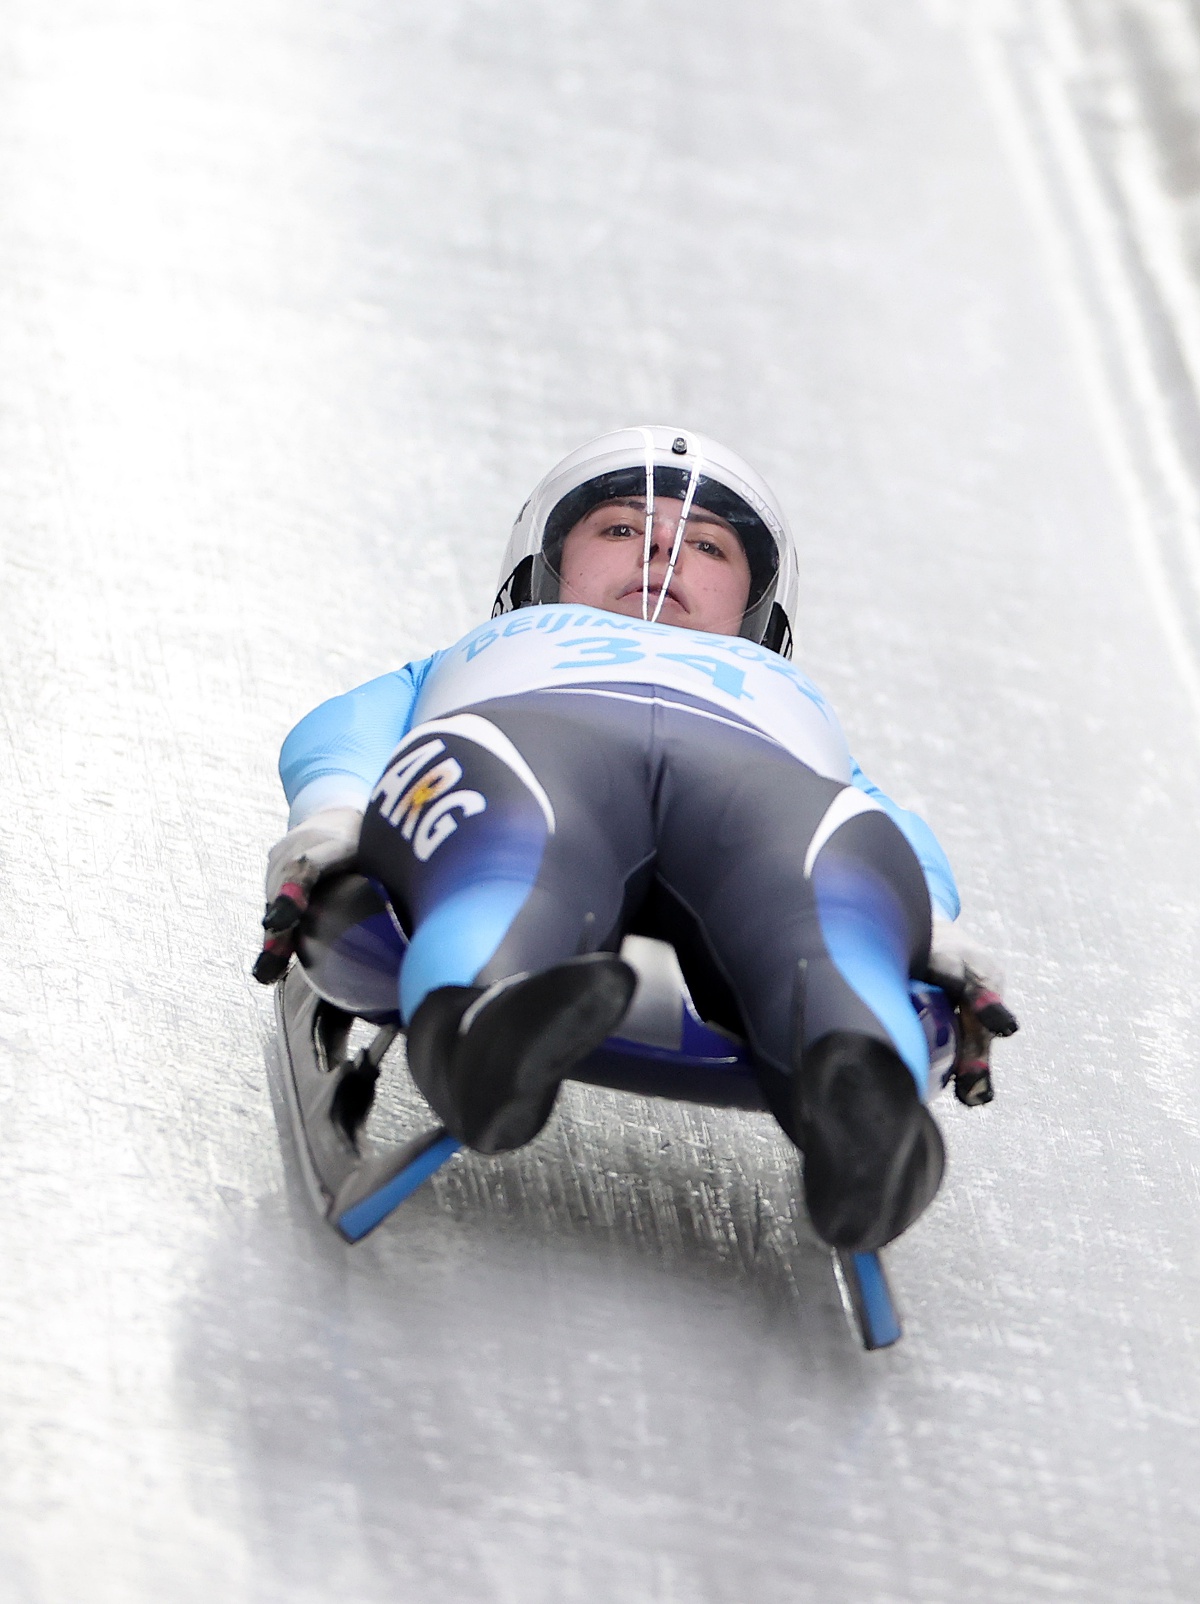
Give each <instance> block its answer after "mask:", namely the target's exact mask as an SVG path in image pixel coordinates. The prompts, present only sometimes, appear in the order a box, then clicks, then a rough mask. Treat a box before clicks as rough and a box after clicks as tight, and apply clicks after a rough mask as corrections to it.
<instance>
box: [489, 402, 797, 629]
mask: <svg viewBox="0 0 1200 1604" xmlns="http://www.w3.org/2000/svg"><path fill="white" fill-rule="evenodd" d="M668 496H669V497H674V498H676V499H678V500H679V501H682V503H683V510H682V512H681V514H680V518H679V525H678V529H677V531H676V536H675V543H674V548H673V550H672V553H671V557H670V562H669V565H668V569H667V574H666V578H664V580H663V581H662V585H661V588H659V589H658V595H657V605H656V607H655V611H654V615H653V616H654V617H655V618H657V617H658V613H659V611H660V610H661V607H662V602H663V598H664V597H665V595H666V589H667V584H668V583H669V580H670V577H671V573H672V572H673V570H674V567H675V562H676V559H677V558H678V555H679V549H680V546H681V545H682V542H683V533H684V528H685V526H686V523H687V517H688V514H689V512H690V511H691V508H692V506H693V505H695V506H698V507H705V508H707V509H708V511H710V512H714V513H716V514H717V515H718V517H721V518H723V519H724V520H725V521H726V522H727V523H729V524H730V525H732V527H733V529H734V530H735V531H736V533H737V535H738V538H739V539H740V541H741V543H742V547H743V549H744V550H745V553H746V557H747V559H748V561H749V564H750V595H749V598H748V601H747V604H746V611H745V613H744V614H743V615H742V623H741V628H740V629H739V630H738V634H739V635H744V636H745V637H746V638H747V639H749V640H754V641H760V642H761V643H762V644H763V645H764V646H769V647H770V648H771V649H772V650H773V651H777V652H779V653H780V655H781V656H783V657H790V656H791V655H792V633H793V630H794V628H795V615H796V603H797V599H798V593H799V573H798V567H797V562H796V549H795V546H794V545H793V544H792V536H791V532H790V530H789V529H788V526H787V520H786V519H785V518H784V516H783V509H782V508H781V507H780V505H779V503H778V501H776V499H775V496H774V493H773V492H772V491H771V489H770V488H769V486H768V485H766V484H765V483H764V481H763V480H762V479H760V478H759V476H758V474H756V473H755V471H754V469H753V468H752V467H751V466H750V465H749V463H747V462H743V461H742V459H741V457H739V456H736V455H735V454H734V453H733V452H732V451H727V450H726V449H725V447H724V446H719V445H718V444H717V443H716V441H715V440H706V439H705V438H704V436H703V435H699V434H691V433H689V432H687V431H686V430H683V429H673V428H666V427H663V426H658V427H645V428H636V429H617V430H615V431H614V432H613V433H612V434H602V435H601V436H600V437H599V439H596V440H590V441H589V442H588V443H587V445H584V446H580V447H579V448H578V450H576V451H572V452H571V454H570V456H568V457H564V458H563V460H562V461H561V462H560V463H559V464H558V466H557V467H555V468H552V469H551V470H550V472H549V473H548V474H547V475H546V477H545V478H544V479H543V480H542V482H541V483H540V484H539V485H538V487H537V489H536V490H534V492H533V494H532V495H531V496H530V497H529V500H528V501H527V502H526V503H525V505H524V506H523V507H522V508H521V511H520V513H519V514H518V516H517V521H516V523H515V524H514V525H513V531H512V534H511V536H510V537H509V542H508V547H507V549H506V551H505V553H504V561H503V563H502V565H501V568H500V588H499V593H498V595H497V597H496V604H495V606H494V607H493V609H492V617H493V618H495V617H496V616H497V615H498V614H499V613H507V612H511V611H513V610H514V609H515V608H518V607H530V606H537V605H538V604H539V603H548V602H556V601H557V600H558V597H559V580H558V569H559V557H560V555H561V553H562V548H563V542H564V541H565V540H566V537H567V535H568V534H569V533H570V531H571V530H572V529H573V528H574V527H575V525H576V524H577V523H578V522H579V520H580V518H582V517H584V516H585V515H586V514H587V513H589V512H590V511H591V510H592V508H593V507H597V506H600V505H601V504H602V503H603V502H606V501H612V500H616V499H617V498H619V497H620V498H624V497H636V498H638V499H639V500H643V501H644V502H645V505H646V509H647V513H648V516H647V518H646V545H645V558H644V565H645V566H644V573H645V574H646V575H648V573H649V566H650V534H649V530H650V526H651V524H652V521H653V511H654V501H655V498H656V497H659V498H662V497H668ZM643 613H644V614H645V616H649V613H648V607H647V590H646V588H645V584H644V587H643Z"/></svg>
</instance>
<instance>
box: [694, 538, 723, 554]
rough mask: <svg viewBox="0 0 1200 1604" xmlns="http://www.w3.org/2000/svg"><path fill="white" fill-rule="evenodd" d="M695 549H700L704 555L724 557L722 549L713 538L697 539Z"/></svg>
mask: <svg viewBox="0 0 1200 1604" xmlns="http://www.w3.org/2000/svg"><path fill="white" fill-rule="evenodd" d="M695 549H696V550H697V551H702V552H703V553H704V555H705V556H706V557H724V555H725V552H724V550H723V549H722V548H721V547H720V546H718V545H717V543H716V541H715V540H704V539H701V540H697V541H696V543H695Z"/></svg>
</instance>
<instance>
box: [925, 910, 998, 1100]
mask: <svg viewBox="0 0 1200 1604" xmlns="http://www.w3.org/2000/svg"><path fill="white" fill-rule="evenodd" d="M926 977H927V978H928V979H929V980H931V981H932V982H933V983H934V985H937V986H940V987H941V988H942V990H943V991H944V992H945V993H946V995H947V997H949V999H950V1001H951V1002H952V1003H953V1004H954V1006H955V1009H956V1010H957V1013H958V1024H959V1041H958V1055H957V1057H956V1058H955V1060H954V1070H953V1073H954V1095H955V1096H956V1097H957V1098H958V1100H959V1102H960V1103H966V1104H967V1106H968V1107H972V1108H974V1107H978V1106H979V1105H980V1104H982V1103H990V1102H991V1100H992V1097H993V1096H994V1091H993V1088H992V1069H991V1051H992V1042H993V1041H994V1040H995V1038H996V1037H997V1036H1012V1035H1013V1034H1014V1033H1015V1032H1016V1030H1017V1028H1018V1026H1017V1021H1016V1018H1015V1016H1014V1015H1013V1013H1012V1012H1011V1010H1010V1009H1009V1007H1008V1005H1007V1003H1006V1002H1005V1001H1004V996H1003V992H1004V971H1003V969H1002V968H1001V966H1000V964H999V963H998V962H997V960H996V959H995V958H994V957H992V956H991V955H990V954H989V953H988V952H987V951H986V950H985V949H984V948H982V947H980V946H979V945H978V943H977V942H975V941H974V940H972V938H971V936H970V935H969V933H968V932H967V931H965V930H964V929H962V927H961V926H960V925H958V924H952V923H951V921H950V920H949V919H941V918H938V917H937V916H936V915H935V916H934V921H933V940H932V942H931V944H930V949H929V964H928V967H927V969H926Z"/></svg>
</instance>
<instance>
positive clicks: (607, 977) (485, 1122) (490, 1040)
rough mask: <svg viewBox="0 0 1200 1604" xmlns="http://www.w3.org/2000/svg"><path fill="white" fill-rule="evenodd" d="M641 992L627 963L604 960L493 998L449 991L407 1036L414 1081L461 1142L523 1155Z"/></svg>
mask: <svg viewBox="0 0 1200 1604" xmlns="http://www.w3.org/2000/svg"><path fill="white" fill-rule="evenodd" d="M636 983H637V982H636V977H635V975H634V972H633V970H632V969H631V968H630V966H629V965H628V964H627V963H625V962H624V960H623V959H621V958H618V957H617V956H616V955H615V954H614V953H608V952H595V953H588V954H586V955H585V956H584V957H581V958H570V959H568V960H567V962H566V963H561V964H556V965H555V966H554V968H553V969H544V970H542V971H541V972H540V973H539V974H535V975H518V976H515V977H514V978H513V979H511V980H502V981H499V982H498V983H497V984H496V985H494V986H489V987H487V988H486V989H483V988H480V987H478V986H441V987H439V988H438V989H437V990H436V991H431V992H430V993H429V995H428V996H427V997H426V998H425V999H424V1001H423V1002H422V1003H421V1005H420V1007H419V1008H418V1009H417V1011H416V1013H415V1014H414V1015H413V1017H412V1022H411V1024H410V1025H409V1027H408V1063H409V1069H410V1070H411V1072H412V1077H413V1079H414V1080H415V1081H416V1083H417V1085H418V1086H419V1087H420V1089H421V1091H422V1092H423V1093H424V1095H425V1097H426V1099H427V1100H428V1102H429V1104H430V1106H431V1108H433V1110H434V1112H435V1113H436V1114H437V1115H438V1116H439V1118H440V1119H441V1120H442V1122H443V1124H444V1125H445V1126H446V1129H447V1130H448V1131H449V1132H450V1134H451V1135H452V1136H457V1137H458V1139H459V1141H460V1142H465V1143H466V1144H467V1146H468V1147H473V1148H474V1149H475V1150H476V1151H477V1152H480V1153H502V1152H506V1151H507V1150H508V1149H510V1148H514V1147H521V1146H523V1145H524V1143H526V1142H528V1141H531V1140H532V1139H533V1137H535V1136H536V1135H537V1133H538V1132H539V1131H540V1130H541V1128H542V1126H543V1125H544V1124H545V1123H546V1121H547V1120H548V1119H549V1117H550V1110H551V1109H552V1108H553V1107H554V1099H555V1098H556V1097H557V1095H558V1088H559V1085H560V1083H561V1082H562V1081H563V1080H564V1079H565V1078H566V1077H567V1076H568V1075H570V1073H571V1071H572V1070H573V1069H574V1068H575V1066H576V1065H577V1064H579V1063H581V1062H582V1061H583V1060H584V1059H585V1058H586V1057H587V1056H588V1054H589V1053H590V1052H592V1051H593V1050H594V1049H595V1048H597V1047H599V1045H600V1043H601V1042H602V1041H603V1040H604V1038H605V1037H606V1036H608V1035H609V1034H610V1033H611V1032H612V1031H613V1030H614V1029H615V1028H616V1026H617V1025H618V1024H619V1023H620V1021H621V1018H622V1016H623V1015H624V1013H625V1010H626V1009H627V1008H628V1006H629V1002H630V999H631V998H632V996H633V991H634V987H635V985H636Z"/></svg>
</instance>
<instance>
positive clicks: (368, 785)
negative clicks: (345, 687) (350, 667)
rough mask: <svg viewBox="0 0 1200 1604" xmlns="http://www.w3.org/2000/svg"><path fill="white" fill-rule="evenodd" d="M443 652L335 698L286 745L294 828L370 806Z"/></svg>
mask: <svg viewBox="0 0 1200 1604" xmlns="http://www.w3.org/2000/svg"><path fill="white" fill-rule="evenodd" d="M440 656H441V653H440V652H438V653H435V654H434V656H433V657H426V658H423V659H422V660H421V661H420V662H417V663H409V664H407V665H406V666H405V667H404V668H401V669H398V670H397V671H396V672H395V673H393V674H382V675H381V676H380V677H379V678H378V679H373V680H368V682H367V683H366V684H365V685H360V686H359V687H358V688H357V689H356V690H353V691H347V692H346V693H345V695H344V696H334V697H332V698H331V699H330V700H329V701H328V702H322V703H321V705H320V707H315V708H314V709H313V710H312V712H311V713H308V714H306V715H305V717H304V718H302V719H301V720H300V722H299V724H297V725H296V727H295V729H294V730H293V731H292V732H291V734H290V735H289V736H288V738H287V739H286V740H285V741H284V743H283V750H282V751H281V752H280V754H279V778H280V779H281V780H282V781H283V789H284V794H285V795H286V797H287V799H288V802H289V803H290V804H291V813H290V814H289V815H288V824H289V826H291V827H293V828H294V827H295V826H296V825H297V824H302V823H303V822H304V820H305V819H307V818H310V817H311V816H312V815H313V814H314V813H319V812H322V811H324V810H325V809H327V808H357V809H358V811H359V812H360V813H361V812H363V810H364V809H365V808H366V805H367V801H368V799H369V797H370V795H371V791H372V788H373V787H374V785H375V782H376V780H377V779H378V778H379V776H380V775H381V774H382V773H383V771H384V768H385V767H386V766H387V760H388V758H389V757H391V755H392V753H393V752H394V751H395V750H396V747H397V746H398V745H399V743H400V742H401V741H402V740H403V738H404V736H405V735H406V734H407V733H408V730H409V728H410V726H411V723H412V710H413V704H414V703H415V702H416V699H417V692H418V691H419V690H420V689H421V686H422V685H423V684H424V682H425V678H426V675H427V674H428V673H429V670H430V669H431V668H432V666H433V664H434V663H435V662H436V661H437V659H438V657H440Z"/></svg>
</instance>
